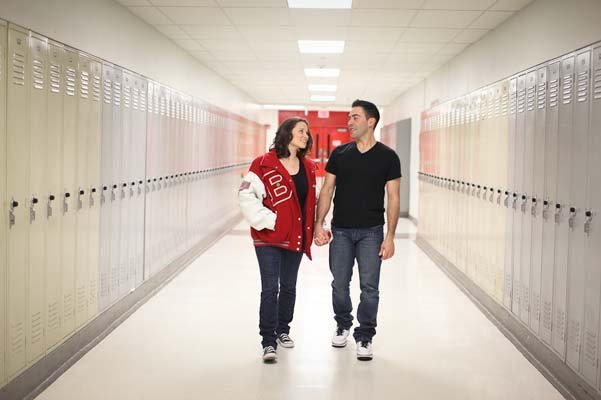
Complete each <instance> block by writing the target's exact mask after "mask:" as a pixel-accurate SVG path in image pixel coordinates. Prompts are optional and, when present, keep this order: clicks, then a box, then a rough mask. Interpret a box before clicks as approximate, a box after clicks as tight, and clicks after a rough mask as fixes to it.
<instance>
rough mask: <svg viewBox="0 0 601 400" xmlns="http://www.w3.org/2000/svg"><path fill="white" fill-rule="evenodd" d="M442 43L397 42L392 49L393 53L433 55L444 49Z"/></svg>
mask: <svg viewBox="0 0 601 400" xmlns="http://www.w3.org/2000/svg"><path fill="white" fill-rule="evenodd" d="M444 45H445V44H444V43H404V42H399V43H397V45H396V46H395V47H394V49H393V54H394V53H408V54H434V53H436V52H438V51H439V50H440V49H442V48H443V47H444Z"/></svg>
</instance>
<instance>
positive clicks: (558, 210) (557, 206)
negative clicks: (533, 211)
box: [555, 204, 561, 224]
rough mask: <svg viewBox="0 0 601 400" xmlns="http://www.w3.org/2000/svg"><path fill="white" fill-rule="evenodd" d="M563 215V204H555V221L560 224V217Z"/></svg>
mask: <svg viewBox="0 0 601 400" xmlns="http://www.w3.org/2000/svg"><path fill="white" fill-rule="evenodd" d="M560 215H561V204H555V223H556V224H559V217H560Z"/></svg>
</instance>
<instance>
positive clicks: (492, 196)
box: [488, 188, 495, 203]
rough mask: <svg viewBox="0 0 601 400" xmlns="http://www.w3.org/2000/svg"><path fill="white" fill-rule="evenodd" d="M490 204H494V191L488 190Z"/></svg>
mask: <svg viewBox="0 0 601 400" xmlns="http://www.w3.org/2000/svg"><path fill="white" fill-rule="evenodd" d="M488 200H489V201H490V202H491V203H494V202H495V190H494V189H493V188H490V198H489V199H488Z"/></svg>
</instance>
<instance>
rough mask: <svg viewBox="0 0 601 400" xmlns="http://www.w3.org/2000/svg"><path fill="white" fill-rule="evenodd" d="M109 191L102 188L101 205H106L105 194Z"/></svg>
mask: <svg viewBox="0 0 601 400" xmlns="http://www.w3.org/2000/svg"><path fill="white" fill-rule="evenodd" d="M107 190H108V187H107V186H103V187H102V192H101V193H100V204H104V203H105V202H106V196H105V195H104V192H106V191H107Z"/></svg>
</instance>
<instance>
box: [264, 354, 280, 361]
mask: <svg viewBox="0 0 601 400" xmlns="http://www.w3.org/2000/svg"><path fill="white" fill-rule="evenodd" d="M277 359H278V356H277V355H275V354H272V355H268V356H263V361H265V362H272V361H275V360H277Z"/></svg>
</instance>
